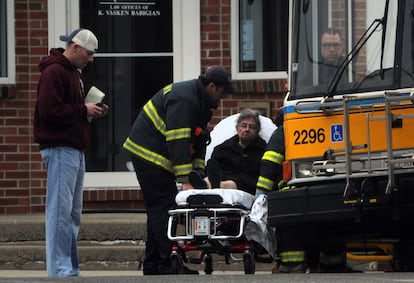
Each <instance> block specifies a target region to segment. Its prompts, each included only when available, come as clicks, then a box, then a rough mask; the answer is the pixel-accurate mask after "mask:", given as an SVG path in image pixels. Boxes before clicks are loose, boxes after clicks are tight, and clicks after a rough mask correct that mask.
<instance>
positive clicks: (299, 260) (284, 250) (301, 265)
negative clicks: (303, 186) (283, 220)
mask: <svg viewBox="0 0 414 283" xmlns="http://www.w3.org/2000/svg"><path fill="white" fill-rule="evenodd" d="M275 124H276V126H277V129H276V130H275V131H274V132H273V133H272V136H271V138H270V140H269V142H268V144H267V147H266V151H265V153H264V155H263V157H262V160H261V163H260V176H259V179H258V181H257V184H256V195H259V194H263V193H265V194H267V193H269V192H270V191H273V190H285V189H288V187H287V186H285V182H284V181H283V178H282V173H283V167H282V166H283V161H284V160H285V143H284V140H285V139H284V132H283V110H282V109H280V110H279V112H278V114H277V117H276V119H275ZM276 231H277V239H278V258H279V259H278V266H277V267H275V268H273V270H272V273H279V272H283V273H288V272H295V273H300V272H305V271H306V268H307V266H306V253H305V248H304V244H303V241H302V240H301V239H300V238H299V237H300V235H301V233H299V231H298V228H297V227H296V226H293V225H287V226H284V227H283V228H278V229H276Z"/></svg>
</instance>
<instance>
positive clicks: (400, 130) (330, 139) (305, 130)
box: [284, 108, 414, 160]
mask: <svg viewBox="0 0 414 283" xmlns="http://www.w3.org/2000/svg"><path fill="white" fill-rule="evenodd" d="M392 113H393V114H394V116H395V115H403V114H414V109H413V108H403V109H396V110H393V111H392ZM292 116H295V119H290V117H292ZM292 116H290V115H289V114H288V115H286V116H285V121H284V128H285V144H286V160H295V159H302V158H312V159H317V160H320V159H321V158H322V156H323V154H324V152H325V151H326V150H328V149H329V148H333V149H340V148H342V149H343V148H344V147H345V143H344V132H345V127H344V116H343V115H340V114H338V115H330V116H326V115H319V116H318V115H297V114H295V115H292ZM384 116H385V115H384V111H375V112H353V113H351V114H350V119H349V120H350V121H349V123H350V141H351V143H352V145H353V146H358V145H365V144H368V142H369V143H370V146H371V151H372V152H375V151H385V150H386V148H387V135H386V127H385V126H386V125H385V120H384V119H382V120H372V118H380V117H384ZM301 117H302V118H301ZM368 119H369V120H368ZM367 125H369V135H370V137H369V138H368V127H367ZM412 129H414V119H412V118H402V119H401V120H399V121H397V122H396V123H395V125H394V127H393V128H392V140H393V149H394V150H397V149H411V148H414V131H413V130H412ZM357 152H366V149H364V150H361V149H360V150H355V151H354V153H357Z"/></svg>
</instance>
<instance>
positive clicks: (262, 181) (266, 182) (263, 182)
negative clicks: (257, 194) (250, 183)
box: [256, 176, 275, 191]
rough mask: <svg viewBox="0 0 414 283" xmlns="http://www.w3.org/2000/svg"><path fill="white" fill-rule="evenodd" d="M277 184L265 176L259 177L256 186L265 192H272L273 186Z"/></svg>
mask: <svg viewBox="0 0 414 283" xmlns="http://www.w3.org/2000/svg"><path fill="white" fill-rule="evenodd" d="M274 183H275V182H273V181H272V180H270V179H268V178H265V177H263V176H259V179H258V180H257V184H256V186H257V187H259V188H263V189H265V190H268V191H271V190H272V189H273V185H274Z"/></svg>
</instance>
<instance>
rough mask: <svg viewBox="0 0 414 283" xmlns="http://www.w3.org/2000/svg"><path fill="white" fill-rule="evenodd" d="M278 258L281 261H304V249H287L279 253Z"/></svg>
mask: <svg viewBox="0 0 414 283" xmlns="http://www.w3.org/2000/svg"><path fill="white" fill-rule="evenodd" d="M280 260H281V261H282V262H283V263H288V262H304V261H305V252H304V251H288V252H281V253H280Z"/></svg>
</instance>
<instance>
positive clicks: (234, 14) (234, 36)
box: [231, 0, 288, 80]
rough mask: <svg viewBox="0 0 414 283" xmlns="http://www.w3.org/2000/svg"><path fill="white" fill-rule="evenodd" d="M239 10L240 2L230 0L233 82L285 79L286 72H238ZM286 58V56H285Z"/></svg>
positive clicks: (286, 76)
mask: <svg viewBox="0 0 414 283" xmlns="http://www.w3.org/2000/svg"><path fill="white" fill-rule="evenodd" d="M239 9H240V1H239V0H231V74H232V79H233V80H256V79H287V78H288V72H287V71H288V70H286V71H277V72H240V71H239V70H240V65H239V62H240V60H239V56H240V53H239V51H240V50H239V46H240V44H239V43H240V38H239V34H240V33H239V29H240V25H239V22H240V21H239ZM286 56H288V54H286Z"/></svg>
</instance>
